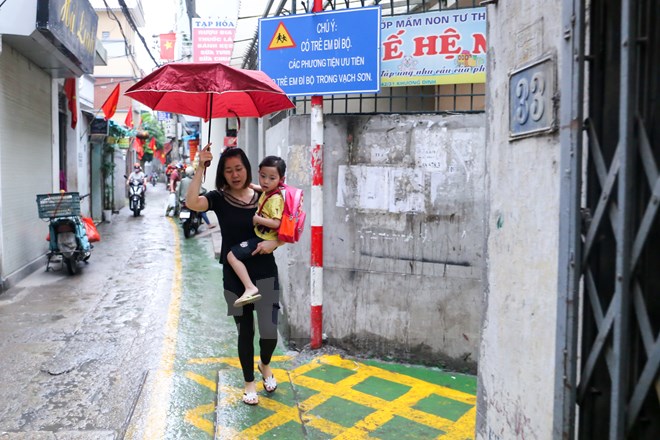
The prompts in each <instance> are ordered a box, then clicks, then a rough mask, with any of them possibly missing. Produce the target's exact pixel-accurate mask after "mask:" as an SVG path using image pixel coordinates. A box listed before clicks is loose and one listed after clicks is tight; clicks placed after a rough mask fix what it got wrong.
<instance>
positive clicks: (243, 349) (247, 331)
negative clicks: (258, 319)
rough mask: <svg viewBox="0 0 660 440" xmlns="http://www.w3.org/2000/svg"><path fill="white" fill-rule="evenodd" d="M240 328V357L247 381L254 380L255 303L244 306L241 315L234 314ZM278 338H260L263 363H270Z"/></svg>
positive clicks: (237, 327) (238, 328) (237, 326)
mask: <svg viewBox="0 0 660 440" xmlns="http://www.w3.org/2000/svg"><path fill="white" fill-rule="evenodd" d="M234 322H236V329H237V330H238V359H239V360H240V362H241V368H242V369H243V378H244V379H245V381H246V382H252V381H254V304H248V305H246V306H244V307H243V314H242V315H241V316H234ZM276 346H277V339H263V338H259V357H260V358H261V363H262V364H265V365H268V364H270V359H271V357H272V356H273V352H274V351H275V347H276Z"/></svg>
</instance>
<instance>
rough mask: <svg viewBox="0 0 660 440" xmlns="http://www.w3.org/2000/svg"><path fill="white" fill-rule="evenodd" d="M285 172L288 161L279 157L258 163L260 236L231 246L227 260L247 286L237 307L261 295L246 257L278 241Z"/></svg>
mask: <svg viewBox="0 0 660 440" xmlns="http://www.w3.org/2000/svg"><path fill="white" fill-rule="evenodd" d="M285 173H286V164H285V163H284V160H283V159H282V158H280V157H277V156H267V157H265V158H264V160H262V161H261V163H260V164H259V185H260V186H261V190H262V191H263V192H262V193H261V196H259V202H258V206H259V208H258V209H257V213H256V214H255V215H254V217H253V223H254V225H255V227H254V232H255V234H256V235H257V237H256V238H253V239H251V240H248V241H244V242H243V243H240V244H238V245H236V246H234V247H232V248H231V251H230V252H229V254H227V261H228V262H229V264H230V265H231V267H232V268H233V269H234V272H236V275H237V276H238V278H239V279H240V280H241V282H242V283H243V286H244V287H245V292H243V294H242V295H241V296H240V298H238V299H237V300H236V301H235V302H234V307H242V306H244V305H246V304H251V303H253V302H255V301H258V300H259V299H260V298H261V295H259V289H257V286H255V285H254V283H253V282H252V280H250V276H249V275H248V272H247V269H246V268H245V264H243V260H246V259H248V258H250V257H251V256H252V252H254V251H255V250H256V249H257V245H258V244H259V243H260V242H262V241H264V240H277V229H278V228H279V227H280V223H281V221H282V211H283V209H284V199H283V198H282V193H281V192H280V185H281V184H282V183H283V182H284V174H285Z"/></svg>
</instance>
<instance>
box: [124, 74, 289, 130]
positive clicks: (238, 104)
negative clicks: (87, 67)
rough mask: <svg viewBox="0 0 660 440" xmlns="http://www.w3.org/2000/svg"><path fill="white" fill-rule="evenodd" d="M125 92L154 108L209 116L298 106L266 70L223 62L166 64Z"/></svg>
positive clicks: (262, 113)
mask: <svg viewBox="0 0 660 440" xmlns="http://www.w3.org/2000/svg"><path fill="white" fill-rule="evenodd" d="M124 94H125V95H126V96H129V97H131V98H133V99H135V100H136V101H139V102H141V103H143V104H145V105H146V106H148V107H150V108H152V109H154V110H160V111H164V112H172V113H181V114H184V115H189V116H198V117H200V118H204V119H207V120H208V119H211V118H227V117H262V116H265V115H267V114H270V113H273V112H277V111H281V110H286V109H289V108H293V107H294V105H293V103H292V102H291V100H290V99H289V98H287V96H286V94H285V93H284V91H283V90H282V89H281V88H280V87H279V86H278V85H277V84H275V82H274V81H273V80H272V79H271V78H270V77H269V76H268V75H266V74H265V73H264V72H261V71H258V70H244V69H238V68H235V67H230V66H227V65H225V64H221V63H170V64H166V65H164V66H162V67H159V68H158V69H156V70H154V71H153V72H151V73H150V74H149V75H147V76H145V77H144V78H143V79H142V80H141V81H139V82H138V83H136V84H135V85H133V86H132V87H130V88H129V89H128V90H127V91H126V92H125V93H124Z"/></svg>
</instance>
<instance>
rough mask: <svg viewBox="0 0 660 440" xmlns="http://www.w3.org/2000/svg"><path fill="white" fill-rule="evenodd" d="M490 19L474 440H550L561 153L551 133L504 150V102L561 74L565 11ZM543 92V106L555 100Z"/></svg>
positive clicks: (518, 5)
mask: <svg viewBox="0 0 660 440" xmlns="http://www.w3.org/2000/svg"><path fill="white" fill-rule="evenodd" d="M487 14H488V44H489V47H488V59H489V63H488V71H487V76H488V84H487V92H486V96H487V103H486V108H487V113H486V115H487V135H486V163H487V164H488V165H487V169H486V200H487V212H486V217H485V220H486V221H485V224H486V242H485V246H486V261H487V266H486V267H487V269H486V271H485V276H484V277H485V280H486V282H485V298H486V305H485V310H484V322H483V326H482V332H481V335H482V341H481V347H480V350H479V352H480V356H479V376H478V401H477V435H476V438H477V439H480V440H511V439H551V438H553V434H552V422H553V411H554V379H555V377H554V376H555V338H556V337H555V334H556V325H557V324H556V322H557V288H558V287H557V280H558V246H559V237H558V232H559V214H560V212H559V190H560V178H561V171H560V167H559V160H560V152H561V148H560V143H559V135H558V132H556V131H555V132H551V133H549V134H547V133H539V134H537V135H534V136H530V137H526V138H521V139H518V140H510V137H509V130H510V126H509V123H510V121H509V116H508V115H509V114H510V106H511V105H513V106H514V107H513V108H514V109H517V108H518V107H517V106H518V105H519V104H520V102H519V101H515V100H510V98H509V93H510V90H509V75H510V74H511V73H512V72H515V71H516V70H517V69H520V68H522V67H524V66H529V65H530V63H533V61H534V60H538V59H542V58H543V57H544V56H546V55H552V56H554V57H555V58H554V59H553V60H552V61H551V62H552V63H553V67H554V69H555V71H556V72H561V66H560V61H561V60H560V59H559V52H560V47H561V45H562V44H563V43H564V40H563V38H562V37H563V31H562V27H561V19H562V18H561V17H562V2H544V3H543V7H539V5H538V4H536V3H535V2H529V1H523V0H512V1H506V2H499V3H497V4H494V5H490V6H489V7H488V11H487ZM560 81H561V78H560V79H559V82H558V83H560ZM547 84H548V87H547V88H546V89H545V90H544V93H547V95H544V96H543V99H544V100H545V99H552V97H553V94H554V93H555V91H554V90H552V88H551V86H550V83H549V82H548V83H547ZM546 96H547V98H546ZM555 96H556V97H559V95H558V94H557V95H555ZM562 98H563V97H562ZM545 102H547V101H545ZM523 104H524V103H523ZM521 105H522V104H521ZM551 107H552V105H549V106H548V107H547V108H546V110H547V111H550V110H551ZM557 114H558V113H557Z"/></svg>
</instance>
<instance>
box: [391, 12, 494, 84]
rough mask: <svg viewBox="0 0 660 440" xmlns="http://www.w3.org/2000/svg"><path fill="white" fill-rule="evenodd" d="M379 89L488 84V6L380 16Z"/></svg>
mask: <svg viewBox="0 0 660 440" xmlns="http://www.w3.org/2000/svg"><path fill="white" fill-rule="evenodd" d="M381 41H382V43H381V44H382V47H381V84H380V85H381V87H402V86H426V85H442V84H468V83H484V82H486V8H471V9H455V10H451V11H442V12H429V13H424V14H413V15H396V16H393V17H383V18H382V20H381Z"/></svg>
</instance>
